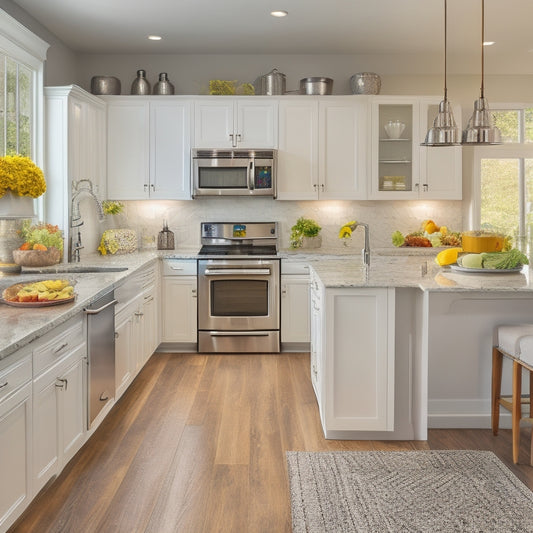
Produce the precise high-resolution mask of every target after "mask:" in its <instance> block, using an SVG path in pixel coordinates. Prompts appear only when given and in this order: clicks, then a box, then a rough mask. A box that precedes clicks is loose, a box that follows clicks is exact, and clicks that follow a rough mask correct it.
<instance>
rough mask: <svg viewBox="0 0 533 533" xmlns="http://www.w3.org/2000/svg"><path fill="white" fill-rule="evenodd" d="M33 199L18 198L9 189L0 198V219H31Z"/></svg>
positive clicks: (27, 197)
mask: <svg viewBox="0 0 533 533" xmlns="http://www.w3.org/2000/svg"><path fill="white" fill-rule="evenodd" d="M34 216H35V213H34V210H33V198H31V197H30V196H19V195H18V194H14V193H13V192H11V191H10V190H9V189H8V190H7V191H6V193H5V194H4V196H2V197H0V218H33V217H34Z"/></svg>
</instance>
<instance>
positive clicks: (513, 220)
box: [476, 106, 533, 251]
mask: <svg viewBox="0 0 533 533" xmlns="http://www.w3.org/2000/svg"><path fill="white" fill-rule="evenodd" d="M493 115H494V120H495V124H496V125H497V126H498V127H499V128H500V131H501V133H502V141H503V144H502V145H501V146H492V147H482V148H479V149H478V150H477V152H476V153H477V157H476V159H478V168H479V170H478V171H479V194H480V199H479V227H480V228H481V229H490V230H495V231H501V232H503V233H505V234H506V235H510V236H511V237H513V244H514V246H517V247H518V248H520V249H522V250H523V251H528V250H527V248H528V243H529V242H531V240H532V239H533V107H525V106H524V107H518V106H517V107H516V108H514V109H499V110H493Z"/></svg>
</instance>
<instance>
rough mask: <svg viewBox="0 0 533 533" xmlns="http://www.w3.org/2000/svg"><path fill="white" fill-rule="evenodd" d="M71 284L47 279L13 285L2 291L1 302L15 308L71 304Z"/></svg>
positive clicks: (72, 290)
mask: <svg viewBox="0 0 533 533" xmlns="http://www.w3.org/2000/svg"><path fill="white" fill-rule="evenodd" d="M72 284H73V282H72V281H69V280H66V279H48V280H43V281H35V282H32V283H15V284H14V285H11V286H10V287H7V288H6V289H4V290H3V291H2V301H3V302H4V303H5V304H7V305H12V306H15V307H45V306H48V305H59V304H64V303H69V302H72V301H73V300H74V298H75V296H76V295H75V293H74V287H73V285H72Z"/></svg>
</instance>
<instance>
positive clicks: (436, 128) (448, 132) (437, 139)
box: [421, 0, 461, 146]
mask: <svg viewBox="0 0 533 533" xmlns="http://www.w3.org/2000/svg"><path fill="white" fill-rule="evenodd" d="M447 3H448V2H447V0H444V100H442V101H441V102H440V104H439V112H438V114H437V116H436V117H435V120H434V121H433V127H432V128H430V129H429V130H428V132H427V134H426V139H425V141H424V142H423V143H421V144H422V146H456V145H459V144H461V142H460V139H461V130H460V129H459V128H458V127H457V124H456V123H455V119H454V118H453V111H452V106H451V105H450V102H449V100H448V87H447V84H446V66H447V65H446V49H447V46H446V44H447V33H448V31H447V19H448V13H447V12H448V6H447Z"/></svg>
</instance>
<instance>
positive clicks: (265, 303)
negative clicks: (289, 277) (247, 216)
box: [198, 259, 280, 332]
mask: <svg viewBox="0 0 533 533" xmlns="http://www.w3.org/2000/svg"><path fill="white" fill-rule="evenodd" d="M279 274H280V269H279V259H244V260H239V259H233V260H231V259H220V260H219V259H204V260H202V259H200V260H199V261H198V329H199V330H211V331H213V330H219V331H240V332H246V331H261V330H263V331H264V330H279V327H280V310H279V308H280V297H279V296H280V285H279V279H280V276H279Z"/></svg>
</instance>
